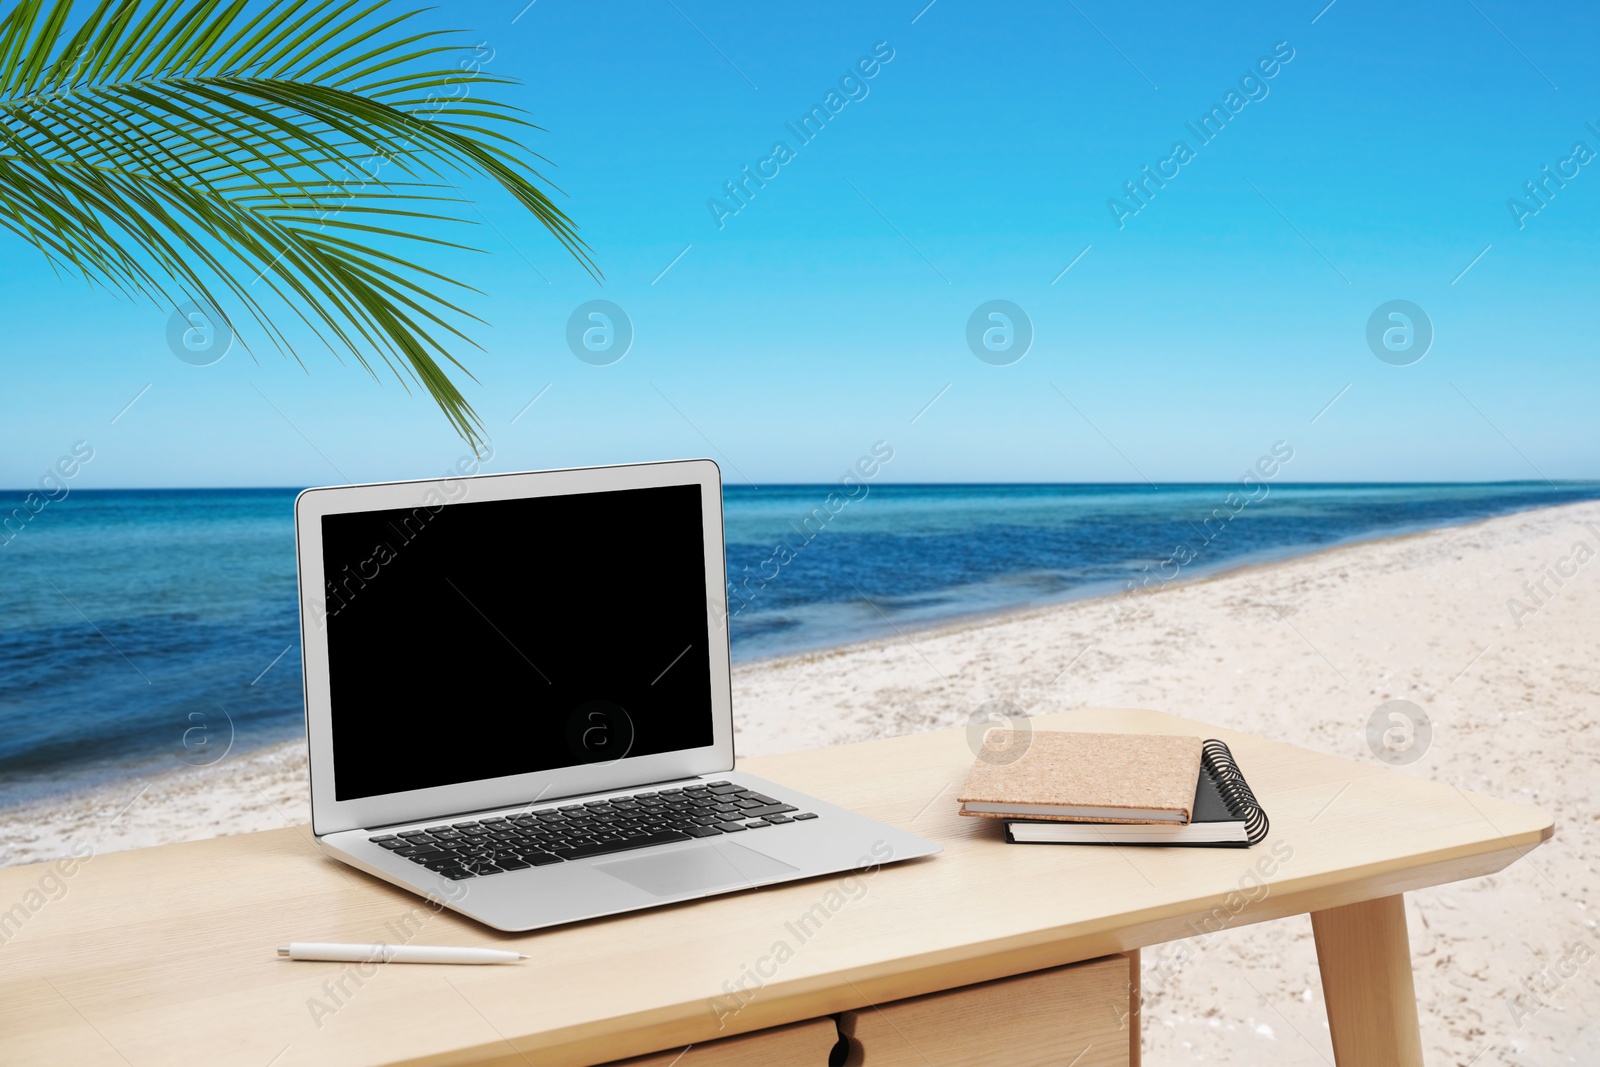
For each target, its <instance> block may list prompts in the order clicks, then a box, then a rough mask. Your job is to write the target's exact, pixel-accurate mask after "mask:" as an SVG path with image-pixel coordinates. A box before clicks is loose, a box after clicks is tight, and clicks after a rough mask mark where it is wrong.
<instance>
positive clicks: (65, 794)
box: [0, 501, 1600, 866]
mask: <svg viewBox="0 0 1600 1067" xmlns="http://www.w3.org/2000/svg"><path fill="white" fill-rule="evenodd" d="M1574 510H1591V511H1600V502H1594V501H1587V502H1577V503H1565V504H1556V505H1551V506H1548V507H1540V508H1529V509H1526V510H1522V511H1515V512H1510V513H1507V514H1502V515H1491V516H1487V517H1483V518H1474V519H1467V520H1463V521H1460V522H1452V523H1447V524H1444V525H1440V526H1427V527H1421V528H1416V529H1409V530H1402V531H1400V532H1396V533H1385V534H1381V535H1378V536H1373V537H1364V536H1356V537H1352V538H1350V539H1347V540H1343V541H1339V542H1336V543H1333V544H1328V545H1321V546H1318V547H1315V548H1312V549H1310V550H1309V551H1295V550H1293V549H1288V550H1285V554H1281V555H1280V554H1276V553H1271V554H1269V555H1267V557H1266V558H1261V557H1260V556H1259V555H1258V556H1257V557H1256V558H1250V559H1243V560H1231V561H1227V562H1225V563H1222V564H1218V565H1217V568H1216V569H1215V570H1201V572H1200V573H1196V574H1194V575H1192V576H1187V577H1185V576H1182V575H1180V576H1179V577H1177V578H1172V579H1166V580H1163V581H1162V582H1161V584H1160V585H1158V586H1156V587H1155V588H1153V589H1148V590H1144V591H1142V592H1141V591H1138V590H1130V589H1122V590H1118V591H1115V592H1109V593H1108V592H1099V593H1094V594H1090V595H1086V596H1066V597H1063V598H1060V599H1051V600H1049V601H1046V602H1042V603H1034V604H1028V605H1019V606H1016V607H1010V608H1002V609H1000V610H995V611H979V612H973V613H970V614H962V615H956V616H950V617H947V618H943V619H938V620H931V621H929V622H927V623H924V624H917V623H909V624H905V625H898V624H896V625H895V630H896V632H895V633H893V634H879V635H875V636H869V637H863V638H856V639H852V640H849V641H846V642H844V643H841V644H833V645H827V646H822V647H818V648H814V649H809V650H801V651H791V652H783V653H778V654H774V655H771V656H764V657H760V658H757V659H750V660H738V661H734V662H732V663H731V669H730V673H731V675H732V677H733V680H734V682H735V687H734V688H735V689H736V690H737V689H738V684H737V683H738V681H739V679H740V677H741V676H743V675H753V674H759V673H764V672H771V671H783V670H792V669H794V668H797V667H801V666H805V665H812V664H818V663H823V662H828V661H833V660H837V659H841V658H849V657H852V656H867V655H874V654H876V655H881V654H883V653H885V652H888V651H890V650H892V649H893V648H895V647H896V646H897V645H900V644H902V643H907V642H910V643H913V644H914V643H915V642H913V641H912V639H913V638H916V639H917V641H937V640H948V639H956V638H960V637H963V636H966V635H970V634H972V633H974V632H978V631H984V630H989V629H992V628H995V627H1000V626H1014V625H1022V624H1027V623H1030V622H1041V621H1045V620H1048V619H1049V618H1051V617H1052V616H1055V615H1057V614H1059V613H1061V612H1064V611H1069V610H1074V609H1076V610H1094V609H1096V608H1099V607H1102V606H1105V605H1112V604H1116V603H1118V602H1119V601H1123V602H1138V603H1140V604H1141V605H1143V603H1144V602H1146V601H1148V600H1150V599H1151V598H1155V597H1162V596H1171V595H1175V594H1177V593H1179V592H1182V591H1190V590H1202V589H1205V588H1207V587H1210V586H1214V585H1216V584H1218V583H1225V582H1229V581H1234V580H1241V579H1242V580H1246V581H1248V579H1249V578H1250V577H1251V576H1261V575H1266V574H1270V573H1272V572H1274V571H1277V570H1280V569H1281V568H1285V567H1291V566H1298V565H1312V566H1314V565H1317V564H1318V563H1320V562H1323V561H1325V560H1327V559H1328V558H1329V557H1331V556H1333V555H1335V554H1337V553H1343V552H1352V551H1359V550H1362V549H1368V548H1379V547H1388V548H1399V547H1402V546H1404V545H1406V544H1408V543H1411V542H1415V541H1420V540H1423V539H1427V538H1429V537H1438V536H1444V535H1447V534H1449V533H1451V532H1467V531H1472V530H1477V529H1481V528H1484V527H1487V526H1489V525H1491V524H1495V523H1504V522H1510V521H1517V520H1525V519H1530V518H1538V517H1548V518H1552V519H1553V518H1555V517H1557V516H1559V515H1560V514H1561V513H1563V512H1567V511H1574ZM1137 610H1138V609H1136V611H1137ZM1118 617H1119V618H1120V617H1122V613H1121V612H1119V613H1118ZM1113 625H1116V624H1115V623H1114V624H1113ZM734 711H735V716H736V720H735V722H736V726H735V733H736V735H737V734H742V733H744V732H745V730H744V729H743V728H742V727H741V726H740V725H739V723H740V721H741V719H742V718H743V716H742V715H741V712H740V701H739V700H738V699H737V698H736V699H735V704H734ZM781 750H782V749H773V748H770V747H767V746H760V747H759V748H758V750H757V751H751V752H744V751H742V750H741V751H740V754H741V755H756V754H758V752H759V753H760V754H765V753H766V752H770V751H781ZM305 761H306V742H305V738H304V736H303V734H302V735H301V736H298V737H290V738H288V739H284V740H278V741H270V742H267V743H265V744H261V745H257V746H254V747H251V748H245V749H236V750H233V751H230V752H229V754H228V755H227V757H225V758H224V759H222V760H220V761H218V763H217V764H215V765H210V766H205V767H195V766H190V765H188V764H185V763H183V762H182V761H181V760H177V759H173V761H172V762H173V763H174V764H175V765H174V766H170V767H167V768H166V769H156V770H139V771H134V772H131V773H127V774H120V775H119V774H116V773H114V772H113V773H108V774H105V775H103V776H101V777H99V778H98V780H96V781H95V783H94V784H92V785H90V786H89V787H88V788H82V789H76V790H74V789H70V788H68V789H65V790H63V791H62V792H51V793H49V794H47V795H43V796H39V797H34V798H29V799H27V800H22V801H19V802H17V803H13V804H4V805H0V829H9V828H11V827H13V826H15V825H16V824H18V823H23V824H25V823H26V822H28V821H31V819H32V817H34V816H41V815H42V816H46V817H47V819H46V821H49V820H48V817H49V816H50V815H52V813H55V812H57V811H58V810H59V809H61V808H63V807H67V806H71V807H76V808H83V807H85V806H88V807H92V808H94V809H95V810H97V811H115V810H116V809H117V807H118V806H119V804H118V798H124V799H126V798H128V797H132V796H135V795H137V796H139V797H143V796H144V795H145V793H146V792H147V791H148V790H150V789H152V788H158V789H159V787H161V786H163V785H171V784H172V783H174V782H176V781H177V780H179V779H184V778H190V777H193V778H195V779H197V780H199V781H203V782H207V783H212V782H215V781H217V780H219V779H225V778H226V777H227V776H228V775H229V774H230V773H231V771H230V769H231V768H235V767H238V768H242V769H243V771H244V777H245V778H250V777H253V776H254V773H255V772H256V771H257V770H258V769H261V768H268V767H270V768H278V769H279V770H280V771H281V770H282V769H286V768H288V767H291V766H293V767H295V768H297V769H298V772H299V778H300V784H301V787H302V790H304V789H308V788H309V784H308V782H307V781H306V779H305V773H304V767H305ZM160 762H161V761H160V759H159V758H158V757H150V758H149V759H148V760H147V761H144V765H145V766H150V767H155V766H158V765H159V764H160ZM273 803H274V804H276V803H278V801H277V800H274V801H273ZM239 810H241V811H245V812H252V813H259V812H260V810H261V808H260V807H259V806H256V805H251V804H248V803H246V804H245V805H244V806H243V807H242V808H240V809H239ZM283 815H284V817H280V819H279V820H278V824H280V825H290V824H293V823H300V822H305V821H307V820H308V818H309V806H308V802H306V803H300V804H299V805H298V806H297V807H296V808H294V809H291V810H290V811H288V812H286V813H283ZM288 816H292V818H290V817H288ZM231 822H232V820H228V819H223V820H221V821H218V822H216V823H215V825H217V826H218V827H219V832H220V833H232V832H245V829H244V828H240V829H220V827H224V826H228V825H230V823H231ZM253 828H260V827H253ZM10 836H11V835H9V834H8V835H5V837H0V866H11V865H14V864H17V863H27V862H31V860H29V859H27V858H18V857H17V856H16V855H15V854H16V853H19V852H20V853H22V854H23V855H27V854H29V853H32V852H33V850H32V849H27V848H24V849H17V848H15V847H14V846H13V845H11V844H9V843H8V842H7V840H6V839H5V838H8V837H10ZM40 843H42V842H40ZM62 854H65V853H64V852H63V853H62ZM39 858H41V859H46V858H53V857H48V856H40V857H39Z"/></svg>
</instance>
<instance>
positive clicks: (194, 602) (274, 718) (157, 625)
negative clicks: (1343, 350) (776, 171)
mask: <svg viewBox="0 0 1600 1067" xmlns="http://www.w3.org/2000/svg"><path fill="white" fill-rule="evenodd" d="M851 493H853V494H854V497H853V498H851V497H850V496H848V495H847V494H851ZM294 496H295V490H291V489H281V490H280V489H217V490H128V491H110V490H107V491H90V490H74V491H72V492H71V494H70V495H69V496H68V497H66V498H64V499H62V500H59V501H56V502H53V503H50V504H48V505H46V506H45V507H44V508H43V509H42V510H40V511H39V512H38V514H36V515H34V516H33V517H32V518H31V519H29V520H27V521H26V522H25V523H21V524H18V523H13V524H12V526H11V527H10V528H8V529H7V531H6V532H5V533H3V534H0V568H3V574H4V582H3V585H0V803H5V802H10V801H15V800H18V799H22V798H25V797H27V796H30V795H37V794H40V793H45V792H53V791H57V790H68V789H76V788H80V787H82V786H83V785H86V784H89V783H91V782H93V781H95V780H97V779H102V778H107V777H112V776H117V775H121V774H126V773H129V772H130V771H133V770H138V769H148V768H151V767H161V766H176V765H178V764H179V763H189V764H196V763H205V762H209V761H211V760H213V759H216V758H220V757H221V755H222V754H223V752H224V751H226V750H227V746H229V745H231V746H232V751H234V752H238V751H242V750H245V749H249V748H253V747H257V746H259V745H263V744H267V743H270V742H273V741H277V740H281V739H284V738H288V737H292V736H295V735H297V734H299V733H300V732H301V731H302V729H303V721H302V714H303V711H302V707H303V705H302V696H301V680H300V650H299V643H298V626H297V611H296V600H295V596H296V591H295V575H294V520H293V503H294ZM22 497H23V494H21V493H12V492H0V516H4V515H8V514H11V513H12V511H13V509H15V508H18V507H20V506H21V505H22ZM1252 498H1253V499H1252ZM1593 499H1600V483H1561V484H1557V485H1554V486H1552V485H1550V484H1548V483H1542V482H1541V483H1502V484H1492V485H1332V486H1329V485H1270V486H1260V487H1255V488H1252V489H1247V488H1245V487H1243V486H1241V485H1239V484H1237V483H1233V484H1219V485H1183V486H1169V487H1163V488H1160V489H1154V488H1151V487H1149V486H1143V485H1139V486H1134V485H871V484H868V485H865V486H851V487H849V488H846V487H844V486H841V485H832V486H829V485H799V486H777V487H765V488H762V489H751V488H747V487H729V488H728V489H727V490H726V493H725V510H726V524H727V542H728V564H729V578H730V583H731V585H732V589H733V592H732V594H731V595H730V602H729V604H730V622H729V626H730V633H731V635H732V643H733V654H734V658H735V660H749V659H752V658H757V657H763V656H772V655H779V654H783V653H787V652H794V651H799V650H805V649H812V648H819V647H826V646H830V645H836V644H841V643H844V642H847V641H851V640H855V639H859V638H863V637H873V636H879V635H883V634H890V633H894V632H895V630H896V629H900V630H905V629H909V628H912V627H916V626H923V625H928V624H931V623H935V622H939V621H941V620H946V619H950V618H954V617H958V616H963V615H971V614H976V613H982V612H989V611H997V610H1003V609H1006V608H1014V607H1020V606H1025V605H1032V604H1039V603H1044V602H1049V601H1054V600H1063V599H1069V598H1073V597H1082V596H1091V595H1096V594H1102V593H1110V592H1117V591H1119V590H1122V589H1125V588H1127V587H1128V584H1129V583H1130V582H1135V583H1139V582H1144V583H1150V584H1151V585H1152V586H1154V585H1159V584H1162V582H1163V581H1164V580H1167V579H1172V578H1178V579H1187V578H1191V577H1197V576H1200V575H1203V574H1207V573H1213V572H1215V571H1217V570H1221V569H1224V568H1227V567H1231V566H1237V565H1239V564H1241V563H1246V562H1252V561H1258V560H1267V559H1273V558H1281V557H1284V556H1289V555H1294V554H1297V553H1302V552H1306V551H1310V550H1314V549H1317V548H1321V547H1324V546H1327V545H1332V544H1338V543H1341V542H1346V541H1352V540H1358V539H1362V538H1371V537H1379V536H1386V535H1391V534H1395V533H1401V532H1406V531H1411V530H1417V529H1422V528H1427V527H1433V526H1441V525H1447V524H1452V523H1460V522H1466V521H1471V520H1473V519H1478V518H1483V517H1486V516H1490V515H1497V514H1504V513H1507V512H1512V511H1517V510H1521V509H1525V508H1532V507H1541V506H1545V505H1550V504H1558V503H1568V502H1573V501H1578V500H1593Z"/></svg>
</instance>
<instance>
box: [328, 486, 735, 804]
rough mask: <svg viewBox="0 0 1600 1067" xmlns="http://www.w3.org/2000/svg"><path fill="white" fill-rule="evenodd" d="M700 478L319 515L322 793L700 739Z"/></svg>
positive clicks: (388, 789)
mask: <svg viewBox="0 0 1600 1067" xmlns="http://www.w3.org/2000/svg"><path fill="white" fill-rule="evenodd" d="M700 493H701V487H700V486H699V485H672V486H660V487H652V488H643V489H625V490H614V491H609V492H598V493H575V494H570V495H565V496H543V497H531V498H524V499H516V500H491V501H475V502H474V501H464V502H462V503H457V504H441V505H439V506H437V507H434V508H429V507H417V508H403V509H397V510H390V511H365V512H355V513H347V514H340V515H325V516H323V518H322V551H323V574H324V575H325V577H326V625H327V640H328V673H329V686H330V697H331V703H332V716H331V720H332V721H331V725H332V732H333V756H334V766H335V771H334V781H335V790H334V792H335V794H336V796H337V799H338V800H341V801H344V800H356V799H360V798H362V797H371V796H377V795H380V794H385V793H398V792H404V791H407V790H413V789H427V788H431V787H434V786H444V785H455V784H458V783H462V782H474V781H480V780H484V779H489V778H498V777H502V776H506V775H517V774H526V773H529V772H533V771H544V770H553V769H556V768H561V767H570V766H574V765H577V764H582V763H598V762H610V761H614V760H617V759H621V758H623V757H625V756H630V757H631V756H649V755H656V754H659V753H664V752H675V751H679V750H682V749H691V748H702V747H705V746H708V745H711V744H712V743H713V742H712V715H713V712H712V704H711V681H710V663H711V660H710V655H709V651H710V650H709V645H708V642H709V640H710V633H709V627H708V625H707V612H706V592H707V588H706V565H705V558H706V557H705V540H704V530H703V524H702V520H701V514H702V511H701V500H700ZM717 580H719V581H720V580H721V576H718V579H717ZM719 636H720V635H719Z"/></svg>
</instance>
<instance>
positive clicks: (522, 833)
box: [368, 782, 817, 881]
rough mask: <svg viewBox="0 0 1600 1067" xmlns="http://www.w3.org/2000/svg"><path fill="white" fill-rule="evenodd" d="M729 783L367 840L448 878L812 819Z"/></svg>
mask: <svg viewBox="0 0 1600 1067" xmlns="http://www.w3.org/2000/svg"><path fill="white" fill-rule="evenodd" d="M816 817H817V816H816V815H815V814H813V813H811V812H804V811H800V810H799V809H797V808H795V807H794V806H793V805H792V804H785V803H783V802H781V801H778V800H774V799H773V798H772V797H769V796H763V795H762V794H760V793H757V792H755V791H753V790H750V789H745V788H743V787H742V786H737V785H734V784H733V783H732V782H706V783H696V784H694V785H687V786H684V787H683V788H681V789H661V790H654V791H651V792H645V793H634V794H632V795H629V796H618V797H608V798H606V799H605V800H588V801H584V802H583V803H579V804H563V805H561V806H559V807H552V808H539V809H535V810H529V811H525V812H522V813H520V814H512V815H505V816H492V817H490V818H487V819H479V820H477V821H476V822H456V823H448V824H441V825H439V826H430V827H428V828H427V829H425V830H402V831H401V832H400V833H398V834H378V835H376V836H374V837H370V838H368V840H369V841H371V842H372V843H373V844H375V845H380V846H382V847H383V848H386V849H388V850H389V851H390V852H393V853H394V854H395V855H396V856H400V857H402V858H404V859H408V860H410V861H411V862H412V863H415V864H417V865H419V866H421V867H426V868H427V869H428V870H430V871H435V872H437V873H438V874H440V875H441V876H443V877H445V878H448V879H450V880H451V881H460V880H461V879H463V878H474V877H479V876H483V875H490V874H500V873H502V872H504V871H521V870H526V869H527V868H529V867H543V866H545V865H547V864H551V863H562V862H565V861H567V860H581V859H588V858H589V857H590V856H603V855H605V854H607V853H610V852H627V851H630V850H632V849H636V848H648V847H650V846H651V845H665V844H668V843H670V842H673V841H692V840H694V839H695V838H697V837H717V836H720V835H722V834H737V833H742V832H744V831H746V830H761V829H766V828H767V827H771V826H781V825H783V824H785V823H791V822H804V821H805V820H807V819H815V818H816Z"/></svg>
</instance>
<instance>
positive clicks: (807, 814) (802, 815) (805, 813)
mask: <svg viewBox="0 0 1600 1067" xmlns="http://www.w3.org/2000/svg"><path fill="white" fill-rule="evenodd" d="M816 817H817V816H816V814H815V813H813V812H809V811H802V812H801V813H800V814H799V815H796V816H795V817H794V821H795V822H800V821H801V820H803V819H815V818H816Z"/></svg>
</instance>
